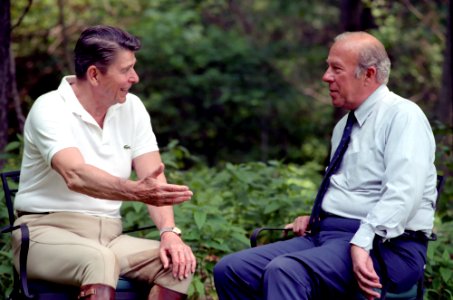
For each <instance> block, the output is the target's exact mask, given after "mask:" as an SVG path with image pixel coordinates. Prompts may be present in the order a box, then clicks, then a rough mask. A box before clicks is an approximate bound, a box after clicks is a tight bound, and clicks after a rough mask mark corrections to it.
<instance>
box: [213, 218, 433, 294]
mask: <svg viewBox="0 0 453 300" xmlns="http://www.w3.org/2000/svg"><path fill="white" fill-rule="evenodd" d="M359 225H360V222H359V221H358V220H351V219H344V218H336V217H328V218H326V219H324V220H323V221H322V223H321V227H320V229H321V230H320V232H319V233H318V234H316V235H314V236H309V235H307V236H305V237H295V238H292V239H290V240H287V241H281V242H275V243H272V244H267V245H263V246H259V247H256V248H251V249H247V250H243V251H240V252H237V253H233V254H230V255H227V256H225V257H224V258H222V259H221V260H220V261H219V263H217V265H216V266H215V268H214V281H215V286H216V290H217V293H218V295H219V299H220V300H223V299H240V300H243V299H271V300H274V299H285V300H290V299H352V297H353V296H351V295H356V294H357V289H358V286H357V283H356V280H355V278H354V275H353V272H352V261H351V255H350V244H349V241H350V240H351V238H352V237H353V235H354V233H355V232H356V231H357V229H358V227H359ZM380 245H381V246H380V249H381V252H382V253H381V255H382V257H383V258H384V260H385V262H386V266H387V273H388V284H389V285H388V286H389V289H388V290H389V291H392V290H395V291H396V290H401V291H403V290H408V289H409V288H411V287H412V286H413V285H414V284H415V283H416V282H417V280H418V279H419V278H421V277H422V276H423V267H424V264H425V261H426V248H427V243H426V242H425V241H421V240H415V239H411V238H395V239H392V240H390V241H386V242H384V243H381V244H380ZM373 251H374V250H373ZM373 251H372V252H371V256H372V258H373V261H374V266H375V269H376V271H377V273H378V274H379V275H380V276H381V267H380V266H379V264H378V262H377V260H376V258H375V255H374V253H373Z"/></svg>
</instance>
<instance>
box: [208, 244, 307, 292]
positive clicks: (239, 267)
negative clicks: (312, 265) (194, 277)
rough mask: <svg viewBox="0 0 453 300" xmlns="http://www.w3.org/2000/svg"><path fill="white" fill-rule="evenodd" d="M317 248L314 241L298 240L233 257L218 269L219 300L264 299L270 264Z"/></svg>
mask: <svg viewBox="0 0 453 300" xmlns="http://www.w3.org/2000/svg"><path fill="white" fill-rule="evenodd" d="M312 247H314V244H313V242H312V240H311V238H305V237H297V238H293V239H290V240H287V241H282V242H276V243H272V244H268V245H264V246H259V247H256V248H252V249H247V250H243V251H240V252H238V253H234V254H230V255H227V256H225V257H224V258H222V259H221V260H220V261H219V262H218V263H217V265H216V266H215V268H214V281H215V286H216V289H217V293H218V295H219V299H241V300H242V299H260V298H262V296H263V292H262V276H263V274H264V271H265V269H266V266H267V264H268V263H269V262H270V261H271V260H273V259H274V258H275V257H277V256H280V255H284V254H286V253H290V252H294V251H300V250H301V249H309V248H312Z"/></svg>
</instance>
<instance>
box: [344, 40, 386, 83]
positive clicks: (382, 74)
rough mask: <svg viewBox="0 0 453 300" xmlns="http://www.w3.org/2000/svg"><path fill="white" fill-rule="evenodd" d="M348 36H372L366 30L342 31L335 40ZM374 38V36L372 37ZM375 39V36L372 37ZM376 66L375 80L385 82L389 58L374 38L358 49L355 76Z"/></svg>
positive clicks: (382, 46)
mask: <svg viewBox="0 0 453 300" xmlns="http://www.w3.org/2000/svg"><path fill="white" fill-rule="evenodd" d="M349 36H364V37H365V36H367V37H373V36H372V35H370V34H368V33H366V32H361V31H360V32H344V33H342V34H340V35H338V36H337V37H336V38H335V41H340V40H344V39H345V38H347V37H349ZM373 38H374V37H373ZM374 39H376V38H374ZM371 66H375V67H376V70H377V72H376V80H377V81H378V83H381V84H387V82H388V80H389V76H390V66H391V63H390V59H389V57H388V55H387V51H385V47H384V45H382V43H381V42H380V41H379V40H377V39H376V43H364V44H363V46H362V47H360V48H359V50H358V61H357V68H356V70H355V76H356V77H357V78H358V77H360V76H361V75H362V74H363V73H364V72H365V71H366V70H367V69H368V68H369V67H371Z"/></svg>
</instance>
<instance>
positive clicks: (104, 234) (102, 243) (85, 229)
mask: <svg viewBox="0 0 453 300" xmlns="http://www.w3.org/2000/svg"><path fill="white" fill-rule="evenodd" d="M15 223H16V225H17V224H21V223H26V224H27V225H28V227H29V230H30V250H29V253H28V263H27V272H28V277H29V278H30V279H43V280H47V281H51V282H57V283H61V284H69V285H75V286H81V285H86V284H106V285H109V286H112V287H116V284H117V281H118V277H119V275H121V276H124V277H127V278H131V279H138V280H142V281H146V282H149V283H150V284H158V285H160V286H162V287H165V288H168V289H171V290H174V291H177V292H179V293H183V294H187V290H188V288H189V285H190V282H191V280H192V278H191V277H189V278H187V279H184V280H179V279H175V278H173V276H172V272H171V268H169V269H167V270H165V269H164V268H163V265H162V263H161V260H160V257H159V242H158V241H153V240H147V239H142V238H136V237H132V236H128V235H124V234H122V233H121V232H122V223H121V220H120V219H112V218H104V217H98V216H90V215H85V214H80V213H69V212H56V213H50V214H32V215H24V216H22V217H20V218H18V219H17V220H16V222H15ZM20 243H21V233H20V231H19V230H16V231H15V232H14V234H13V251H14V265H15V267H16V269H19V268H18V267H19V251H20Z"/></svg>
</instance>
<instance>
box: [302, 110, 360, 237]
mask: <svg viewBox="0 0 453 300" xmlns="http://www.w3.org/2000/svg"><path fill="white" fill-rule="evenodd" d="M356 121H357V120H356V118H355V116H354V112H353V111H351V112H350V113H349V115H348V120H347V121H346V126H345V127H344V130H343V136H342V137H341V141H340V143H339V144H338V147H337V150H335V153H334V155H333V157H332V160H331V161H330V163H329V166H328V167H327V170H326V174H325V175H324V178H323V180H322V182H321V186H320V187H319V190H318V194H317V195H316V199H315V203H314V204H313V209H312V211H311V215H310V222H309V226H310V230H311V232H312V233H315V232H317V231H318V230H319V228H318V226H319V221H320V216H321V211H322V209H321V204H322V198H324V195H325V194H326V192H327V188H328V187H329V184H330V176H332V174H334V173H335V172H336V171H337V170H338V167H339V166H340V164H341V160H342V159H343V156H344V154H345V152H346V149H347V148H348V145H349V141H350V139H351V131H352V126H353V125H354V123H355V122H356Z"/></svg>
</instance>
